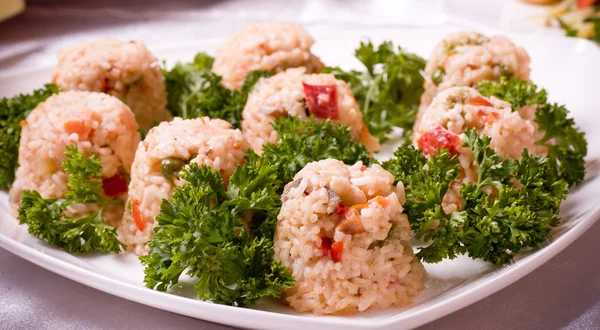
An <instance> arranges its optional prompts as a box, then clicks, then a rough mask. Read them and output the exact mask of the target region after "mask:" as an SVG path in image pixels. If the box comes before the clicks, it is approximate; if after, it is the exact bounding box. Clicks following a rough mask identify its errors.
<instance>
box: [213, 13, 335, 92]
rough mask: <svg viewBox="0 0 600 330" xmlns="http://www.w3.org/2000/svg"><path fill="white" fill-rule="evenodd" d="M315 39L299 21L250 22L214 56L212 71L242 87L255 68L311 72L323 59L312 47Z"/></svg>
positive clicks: (230, 85) (318, 68) (227, 82)
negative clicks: (293, 69) (292, 69)
mask: <svg viewBox="0 0 600 330" xmlns="http://www.w3.org/2000/svg"><path fill="white" fill-rule="evenodd" d="M313 44H314V40H313V39H312V37H311V36H310V35H309V34H308V32H307V31H306V30H305V29H304V28H303V27H302V26H301V25H298V24H294V23H288V22H262V23H256V24H251V25H248V26H246V27H245V28H243V29H242V30H240V31H238V32H237V33H235V34H234V35H232V36H231V37H230V38H229V39H228V40H227V41H226V42H225V43H224V44H223V45H222V46H221V47H219V49H217V53H216V56H215V62H214V63H213V67H212V71H213V72H214V73H215V74H217V75H219V76H221V77H223V85H224V86H225V87H227V88H229V89H234V90H237V89H239V88H240V87H241V86H242V84H243V83H244V80H245V79H246V75H247V74H248V73H250V72H251V71H254V70H267V71H269V72H271V73H277V72H281V71H283V70H285V69H287V68H295V67H305V68H306V71H307V72H308V73H318V72H321V70H322V69H323V63H321V60H320V59H319V58H318V57H317V56H315V55H313V54H312V53H311V51H310V48H311V47H312V45H313Z"/></svg>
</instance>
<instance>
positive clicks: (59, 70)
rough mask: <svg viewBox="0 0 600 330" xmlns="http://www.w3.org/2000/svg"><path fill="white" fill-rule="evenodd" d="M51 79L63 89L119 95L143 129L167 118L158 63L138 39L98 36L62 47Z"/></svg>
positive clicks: (163, 85) (165, 100) (162, 82)
mask: <svg viewBox="0 0 600 330" xmlns="http://www.w3.org/2000/svg"><path fill="white" fill-rule="evenodd" d="M53 82H54V83H55V84H57V85H58V86H59V87H60V88H61V89H63V90H73V91H92V92H103V93H107V94H110V95H113V96H115V97H117V98H119V99H121V100H122V101H123V102H125V103H126V104H127V105H129V107H130V108H131V110H132V111H133V113H134V114H135V119H136V120H137V123H138V125H139V126H140V128H141V129H143V130H144V131H147V130H148V129H150V128H151V127H152V126H154V125H156V124H158V123H160V122H162V121H165V120H169V119H171V114H170V113H169V112H168V111H167V109H166V106H167V96H166V92H165V83H164V79H163V75H162V72H161V70H160V64H159V62H158V60H157V59H156V58H155V57H154V56H153V55H152V54H151V53H150V51H149V50H148V49H147V48H146V46H145V45H144V44H142V43H140V42H136V41H129V42H121V41H117V40H113V39H109V38H102V39H99V40H97V41H95V42H82V43H79V44H77V45H75V46H73V47H71V48H67V49H65V50H62V51H61V52H59V54H58V66H57V67H56V70H55V71H54V76H53Z"/></svg>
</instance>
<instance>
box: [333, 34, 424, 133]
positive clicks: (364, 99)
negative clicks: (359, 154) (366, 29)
mask: <svg viewBox="0 0 600 330" xmlns="http://www.w3.org/2000/svg"><path fill="white" fill-rule="evenodd" d="M355 56H356V58H358V60H359V61H361V62H362V64H363V65H364V66H365V69H366V71H356V70H351V71H344V70H342V69H340V68H332V67H327V68H325V70H324V72H332V73H333V74H335V76H336V78H338V79H342V80H344V81H345V82H346V83H348V85H349V86H350V89H351V90H352V92H353V93H354V96H355V98H356V101H357V102H358V104H359V106H360V109H361V111H362V113H363V116H364V121H365V124H366V125H367V127H368V128H369V132H371V134H373V135H374V136H376V137H377V138H379V141H380V142H383V141H385V140H387V139H388V135H389V133H390V132H391V130H392V128H393V127H400V128H402V129H403V130H404V135H408V133H409V131H411V130H412V127H413V124H414V121H415V117H416V115H417V110H418V107H419V103H420V101H421V94H423V82H424V78H423V76H422V75H421V71H422V70H424V69H425V60H424V59H423V58H421V57H419V56H418V55H416V54H413V53H409V52H406V51H405V50H403V49H402V48H401V47H397V48H395V47H394V46H393V44H392V43H391V42H390V41H386V42H383V43H382V44H380V45H379V47H377V48H375V46H374V45H373V44H372V43H371V42H368V43H364V42H361V43H360V47H359V48H358V49H356V51H355Z"/></svg>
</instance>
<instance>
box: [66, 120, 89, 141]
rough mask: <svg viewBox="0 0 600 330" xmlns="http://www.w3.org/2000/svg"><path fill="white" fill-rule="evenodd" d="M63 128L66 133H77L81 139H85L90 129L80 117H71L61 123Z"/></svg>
mask: <svg viewBox="0 0 600 330" xmlns="http://www.w3.org/2000/svg"><path fill="white" fill-rule="evenodd" d="M63 128H64V130H65V132H67V134H73V133H75V134H77V135H79V138H81V139H87V138H88V136H89V135H90V132H91V131H92V128H91V127H90V126H89V125H87V124H86V123H85V121H83V120H82V119H81V118H73V119H71V120H69V121H67V122H65V123H64V124H63Z"/></svg>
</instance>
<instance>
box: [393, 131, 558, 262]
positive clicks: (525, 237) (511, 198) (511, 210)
mask: <svg viewBox="0 0 600 330" xmlns="http://www.w3.org/2000/svg"><path fill="white" fill-rule="evenodd" d="M466 137H467V138H466V140H465V141H463V146H464V147H469V148H470V149H471V150H472V151H473V156H474V159H475V163H476V165H477V167H478V171H479V176H478V180H477V182H473V183H464V184H462V185H461V186H460V196H461V200H462V207H461V209H460V210H459V211H454V212H451V213H449V214H446V213H445V212H444V210H443V209H442V206H441V204H442V199H443V197H444V195H445V194H446V192H447V191H448V189H449V186H450V184H451V182H453V181H454V180H456V179H457V178H458V174H459V173H460V165H459V163H458V160H457V159H456V158H453V157H452V156H451V155H450V153H449V152H448V151H447V150H439V151H438V154H437V155H431V156H430V158H429V159H427V158H426V157H425V156H423V154H422V152H421V150H419V149H415V148H413V147H412V146H408V147H401V148H399V149H398V150H397V151H396V153H395V155H394V156H395V157H394V158H393V159H391V160H389V161H387V162H385V163H384V164H383V166H384V168H386V169H387V170H389V171H390V172H391V173H392V174H394V176H395V178H396V180H398V181H402V182H403V183H404V186H405V187H406V204H405V205H404V207H405V209H406V212H407V214H408V218H409V219H410V222H411V227H412V229H413V231H414V232H415V234H416V237H417V238H420V239H423V240H425V241H427V242H429V245H428V246H426V247H424V248H421V249H420V251H419V252H418V253H417V256H418V257H419V258H421V259H422V260H423V261H425V262H439V261H441V260H442V259H444V258H450V259H453V258H456V257H457V256H458V255H459V254H463V253H466V254H467V255H469V256H470V257H472V258H482V259H483V260H485V261H489V262H491V263H494V264H498V265H502V264H506V263H509V262H511V261H512V259H513V258H514V256H515V255H516V254H517V253H519V252H520V251H522V250H523V249H528V248H536V247H538V246H540V244H542V243H543V242H544V240H545V239H546V238H547V236H548V233H549V232H550V229H551V228H552V227H553V226H556V225H557V224H558V223H559V218H558V212H559V207H560V204H561V201H562V200H563V199H565V198H566V195H567V188H568V185H567V183H566V182H565V181H564V180H562V179H560V178H557V177H556V176H555V174H554V173H553V171H552V166H551V164H550V163H549V162H548V159H546V158H544V157H538V156H532V155H529V154H528V152H527V150H524V151H523V154H522V159H521V160H520V161H517V160H513V159H507V160H503V158H502V157H501V155H499V154H497V153H496V152H495V151H494V150H493V149H491V148H490V139H489V138H488V137H486V136H484V135H479V134H478V133H476V132H475V131H471V130H469V131H467V132H466ZM516 182H518V183H516ZM489 189H491V191H492V193H491V194H488V193H486V190H488V191H489Z"/></svg>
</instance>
